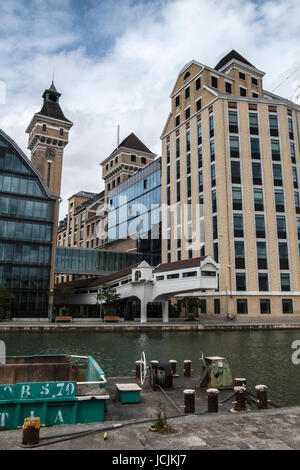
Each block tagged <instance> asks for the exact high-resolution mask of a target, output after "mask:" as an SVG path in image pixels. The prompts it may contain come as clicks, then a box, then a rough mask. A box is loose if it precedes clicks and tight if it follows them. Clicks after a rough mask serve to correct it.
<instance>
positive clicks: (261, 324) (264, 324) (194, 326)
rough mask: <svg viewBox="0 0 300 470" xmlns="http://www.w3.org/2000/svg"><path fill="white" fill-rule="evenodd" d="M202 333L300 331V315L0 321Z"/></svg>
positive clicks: (14, 325)
mask: <svg viewBox="0 0 300 470" xmlns="http://www.w3.org/2000/svg"><path fill="white" fill-rule="evenodd" d="M80 329H82V330H84V331H119V330H125V331H151V330H152V331H176V330H178V331H191V330H194V331H197V330H199V331H201V330H208V331H209V330H264V329H300V315H286V316H284V317H280V316H263V317H257V316H250V315H249V316H238V317H236V319H235V320H234V321H232V320H227V317H226V315H218V316H216V315H206V316H205V317H198V318H197V319H195V320H194V321H187V320H185V319H178V318H176V319H170V320H169V322H168V323H162V322H161V321H160V320H155V319H153V320H150V321H148V322H147V323H140V322H139V321H120V322H116V323H109V322H107V323H106V322H103V320H100V319H97V318H90V319H88V318H87V319H80V318H73V319H72V321H71V322H68V323H50V321H49V320H48V319H46V318H45V319H35V318H30V319H22V318H18V319H13V320H9V321H5V320H3V321H0V331H2V332H4V331H30V330H32V331H39V330H40V331H43V330H44V331H61V330H63V331H66V330H70V331H71V330H74V331H78V330H80Z"/></svg>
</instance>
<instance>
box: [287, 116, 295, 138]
mask: <svg viewBox="0 0 300 470" xmlns="http://www.w3.org/2000/svg"><path fill="white" fill-rule="evenodd" d="M288 128H289V138H290V139H291V140H294V129H293V119H292V118H291V117H288Z"/></svg>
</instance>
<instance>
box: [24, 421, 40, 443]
mask: <svg viewBox="0 0 300 470" xmlns="http://www.w3.org/2000/svg"><path fill="white" fill-rule="evenodd" d="M40 427H41V421H40V418H35V417H31V418H25V420H24V424H23V426H22V429H23V437H22V444H23V445H25V446H29V445H34V444H38V443H39V440H40Z"/></svg>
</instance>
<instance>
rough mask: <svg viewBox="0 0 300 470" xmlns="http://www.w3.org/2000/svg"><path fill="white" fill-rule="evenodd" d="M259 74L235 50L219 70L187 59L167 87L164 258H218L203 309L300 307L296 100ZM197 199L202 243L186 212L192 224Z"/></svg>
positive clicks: (286, 310) (299, 118)
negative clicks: (194, 239)
mask: <svg viewBox="0 0 300 470" xmlns="http://www.w3.org/2000/svg"><path fill="white" fill-rule="evenodd" d="M263 75H264V73H263V72H261V71H260V70H258V69H256V68H255V67H254V66H253V65H251V64H249V62H247V61H245V60H244V59H243V58H242V57H241V56H239V55H238V54H236V53H231V54H228V57H225V58H224V60H222V61H220V64H219V66H217V67H216V68H215V69H212V68H210V67H207V66H204V65H202V64H200V63H197V62H195V61H192V62H190V63H189V64H187V65H186V66H185V67H184V68H183V69H182V70H181V72H180V73H179V76H178V79H177V81H176V84H175V87H174V89H173V91H172V93H171V113H170V115H169V118H168V120H167V123H166V125H165V128H164V130H163V133H162V136H161V139H162V203H163V207H164V205H167V206H168V205H170V206H171V207H172V211H171V212H172V214H171V215H170V216H169V217H167V216H165V217H163V218H162V234H163V240H162V262H167V261H176V260H178V259H185V258H189V257H197V256H199V255H204V254H205V255H208V254H211V255H212V256H213V257H214V258H215V259H216V260H217V261H218V262H219V263H220V266H221V268H220V280H219V292H218V295H216V293H214V292H207V293H205V294H204V295H203V300H205V301H206V312H207V313H223V314H224V313H229V314H230V313H233V314H237V313H238V314H242V313H248V314H249V315H262V314H264V313H266V314H268V313H269V314H271V315H282V314H287V315H288V314H291V313H294V314H300V274H299V246H300V245H299V244H300V205H299V197H300V196H299V187H300V181H299V177H300V175H299V156H300V153H299V152H300V149H299V136H300V134H299V129H300V126H299V123H300V107H299V106H297V105H296V104H294V103H293V102H290V101H288V100H285V99H283V98H281V97H279V96H276V95H273V94H271V93H269V92H267V91H265V90H263V83H262V79H263ZM226 83H227V84H228V85H226ZM187 90H188V91H187ZM199 100H201V101H200V102H199ZM197 103H198V105H197ZM199 202H200V203H202V202H203V211H204V212H203V214H204V225H205V230H204V231H205V239H204V240H203V242H204V245H203V246H202V245H201V244H200V243H198V244H197V243H194V244H192V243H191V240H189V237H190V235H189V234H188V232H187V230H184V229H186V222H184V220H183V210H184V206H185V204H190V216H189V217H188V219H187V223H189V224H190V225H191V227H192V228H193V230H194V231H195V230H196V227H197V226H198V215H197V213H196V206H197V204H199ZM178 204H181V206H180V208H177V209H175V210H173V206H174V205H175V206H176V205H178ZM176 211H178V212H181V220H180V219H178V218H176V217H174V214H175V213H176ZM185 232H187V233H185ZM177 233H180V234H181V241H178V240H177V239H176V235H177ZM204 305H205V303H204ZM204 309H205V307H204Z"/></svg>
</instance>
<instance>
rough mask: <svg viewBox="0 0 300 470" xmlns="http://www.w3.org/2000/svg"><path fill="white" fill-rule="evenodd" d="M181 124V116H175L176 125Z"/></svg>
mask: <svg viewBox="0 0 300 470" xmlns="http://www.w3.org/2000/svg"><path fill="white" fill-rule="evenodd" d="M179 124H180V116H179V115H178V116H176V118H175V126H176V127H177V126H179Z"/></svg>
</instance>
